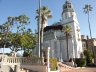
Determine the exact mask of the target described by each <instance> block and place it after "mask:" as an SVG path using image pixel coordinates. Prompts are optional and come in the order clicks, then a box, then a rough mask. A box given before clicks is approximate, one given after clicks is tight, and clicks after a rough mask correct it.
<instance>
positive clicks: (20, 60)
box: [0, 55, 42, 65]
mask: <svg viewBox="0 0 96 72" xmlns="http://www.w3.org/2000/svg"><path fill="white" fill-rule="evenodd" d="M0 61H1V62H2V63H4V64H23V65H24V64H42V59H41V58H37V57H10V56H6V55H3V56H0Z"/></svg>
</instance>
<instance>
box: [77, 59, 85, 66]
mask: <svg viewBox="0 0 96 72" xmlns="http://www.w3.org/2000/svg"><path fill="white" fill-rule="evenodd" d="M75 63H76V64H77V67H83V66H85V65H86V60H85V58H78V59H75Z"/></svg>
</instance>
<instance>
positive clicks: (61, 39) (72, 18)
mask: <svg viewBox="0 0 96 72" xmlns="http://www.w3.org/2000/svg"><path fill="white" fill-rule="evenodd" d="M61 16H62V19H61V21H60V22H56V23H54V24H52V25H51V26H59V25H62V26H66V25H69V26H70V27H71V32H70V36H69V37H68V53H67V44H66V35H65V34H64V31H61V30H53V29H48V27H51V26H48V24H47V22H45V23H46V24H45V28H44V29H45V30H46V31H45V32H44V43H43V45H44V48H47V47H50V48H51V50H50V57H56V58H58V59H62V60H64V61H68V60H69V59H70V58H80V55H81V53H82V52H83V49H82V42H81V34H80V27H79V23H78V20H77V16H76V13H75V10H74V9H73V7H72V4H71V2H70V1H66V2H65V4H64V5H63V11H62V14H61ZM37 50H38V49H37ZM37 53H38V52H37ZM68 57H69V58H68Z"/></svg>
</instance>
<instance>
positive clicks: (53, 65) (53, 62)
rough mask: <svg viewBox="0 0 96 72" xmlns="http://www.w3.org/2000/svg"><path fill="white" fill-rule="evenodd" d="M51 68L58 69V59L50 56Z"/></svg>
mask: <svg viewBox="0 0 96 72" xmlns="http://www.w3.org/2000/svg"><path fill="white" fill-rule="evenodd" d="M50 68H51V70H52V71H54V70H57V59H56V58H50Z"/></svg>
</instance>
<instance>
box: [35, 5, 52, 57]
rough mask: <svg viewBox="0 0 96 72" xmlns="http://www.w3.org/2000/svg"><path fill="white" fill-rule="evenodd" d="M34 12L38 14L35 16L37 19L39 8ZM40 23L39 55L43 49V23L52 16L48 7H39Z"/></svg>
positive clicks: (41, 54)
mask: <svg viewBox="0 0 96 72" xmlns="http://www.w3.org/2000/svg"><path fill="white" fill-rule="evenodd" d="M36 13H37V14H38V15H37V16H36V19H37V20H39V10H36ZM40 13H41V14H40V18H41V19H40V20H41V21H40V23H41V29H40V32H41V33H40V37H41V39H40V40H41V41H40V44H41V47H40V56H41V57H43V53H42V49H43V31H44V25H45V22H46V21H47V20H48V19H49V18H51V17H52V15H51V11H50V10H49V8H48V7H45V6H43V7H41V8H40Z"/></svg>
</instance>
